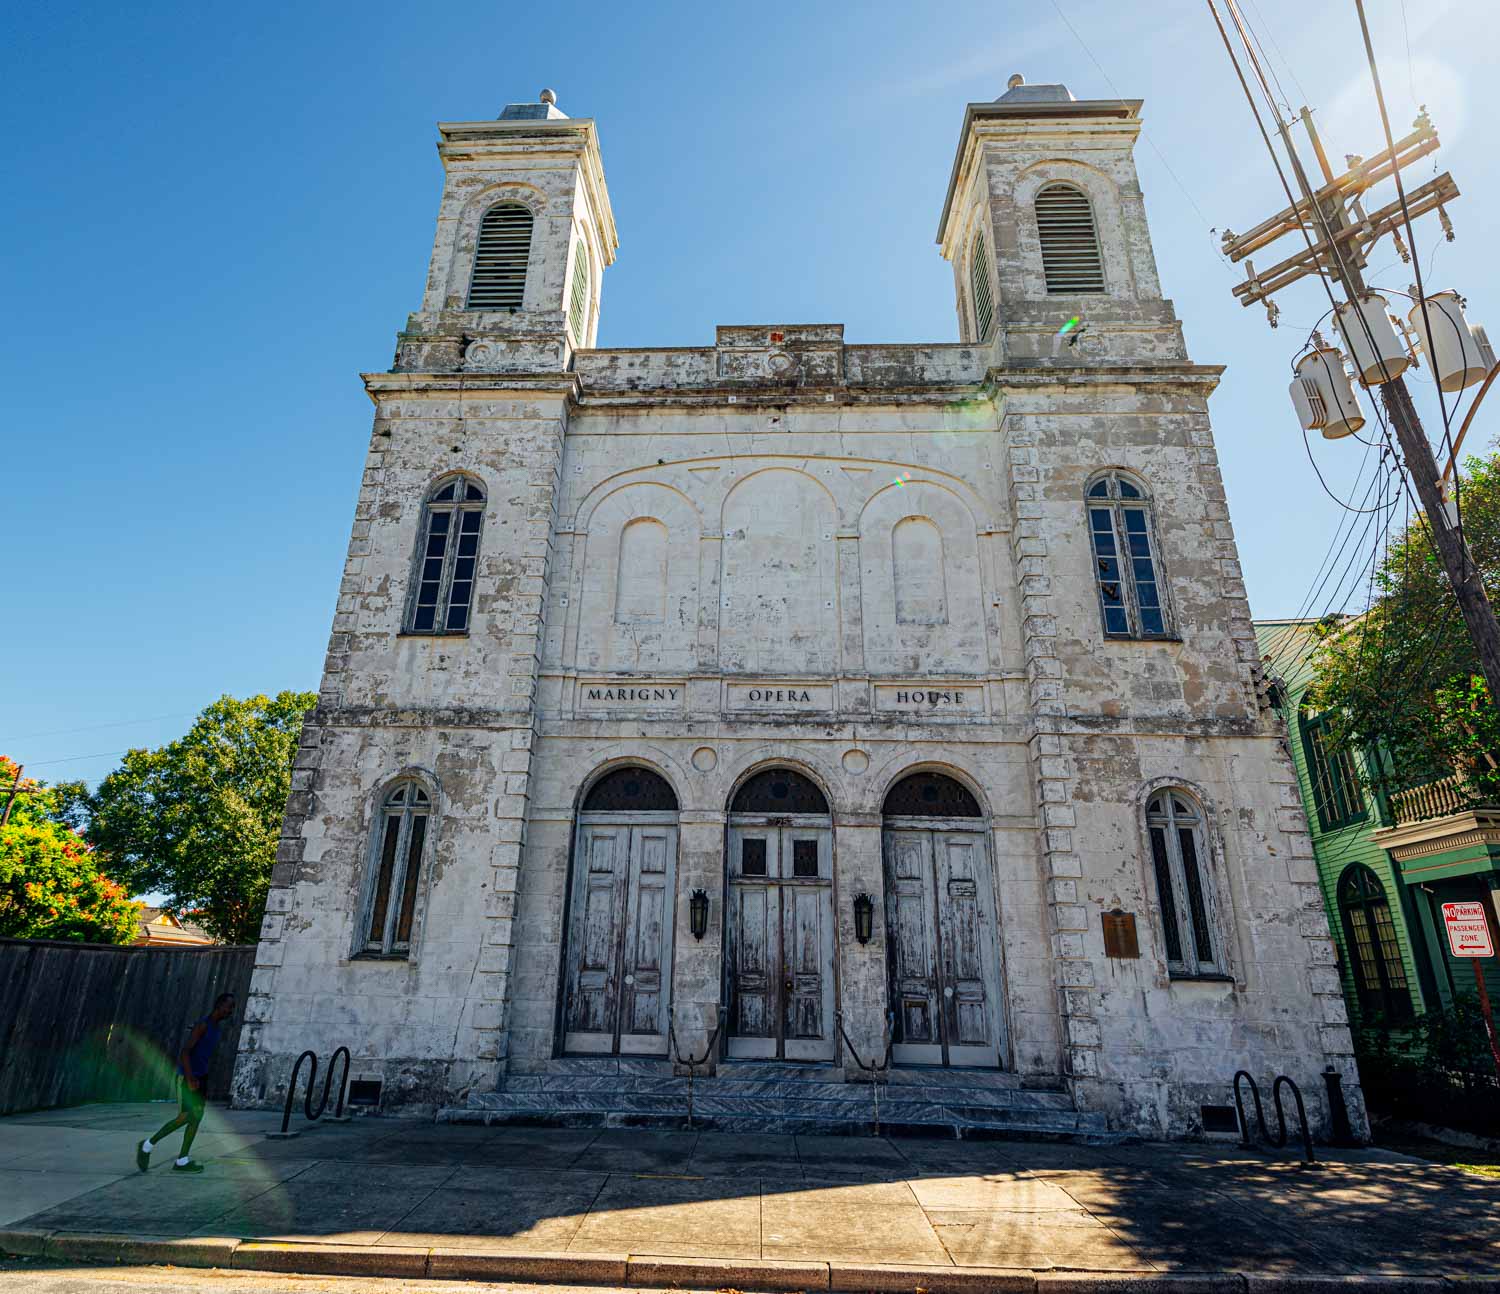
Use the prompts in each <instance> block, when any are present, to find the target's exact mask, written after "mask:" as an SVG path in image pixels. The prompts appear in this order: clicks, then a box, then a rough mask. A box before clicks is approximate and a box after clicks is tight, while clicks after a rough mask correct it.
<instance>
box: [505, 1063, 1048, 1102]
mask: <svg viewBox="0 0 1500 1294" xmlns="http://www.w3.org/2000/svg"><path fill="white" fill-rule="evenodd" d="M878 1086H879V1088H880V1093H881V1095H880V1099H881V1100H882V1101H886V1100H895V1099H901V1100H909V1101H948V1102H954V1101H959V1102H963V1103H964V1104H969V1105H1002V1106H1015V1107H1028V1108H1032V1109H1072V1101H1071V1100H1070V1099H1069V1097H1068V1095H1067V1093H1066V1092H1053V1091H1046V1090H1031V1089H1025V1088H1009V1087H968V1086H960V1085H958V1084H956V1083H949V1084H946V1085H932V1086H928V1085H921V1086H918V1085H917V1084H915V1083H889V1084H887V1083H881V1084H879V1085H878ZM500 1090H501V1091H504V1092H510V1093H523V1092H555V1093H562V1094H566V1093H582V1092H594V1093H606V1094H612V1095H618V1096H620V1097H622V1098H623V1097H625V1096H629V1097H631V1098H636V1097H640V1096H675V1097H677V1098H678V1099H681V1100H684V1101H685V1100H686V1099H687V1091H688V1080H687V1079H686V1078H668V1077H658V1078H641V1077H637V1076H631V1075H594V1074H578V1075H573V1074H511V1075H507V1076H506V1078H505V1079H504V1081H503V1083H502V1086H501V1089H500ZM694 1090H695V1091H696V1092H699V1093H702V1094H705V1095H707V1094H713V1095H716V1096H724V1097H729V1096H735V1097H745V1098H752V1099H771V1098H784V1099H788V1100H805V1101H851V1100H852V1101H863V1102H866V1103H868V1102H869V1100H870V1099H871V1098H870V1085H869V1084H867V1083H844V1082H795V1081H786V1080H784V1079H782V1078H774V1079H772V1078H765V1079H756V1078H740V1077H738V1076H733V1075H726V1074H725V1073H724V1072H723V1071H720V1073H719V1074H717V1075H715V1076H712V1077H707V1078H699V1079H696V1080H695V1081H694Z"/></svg>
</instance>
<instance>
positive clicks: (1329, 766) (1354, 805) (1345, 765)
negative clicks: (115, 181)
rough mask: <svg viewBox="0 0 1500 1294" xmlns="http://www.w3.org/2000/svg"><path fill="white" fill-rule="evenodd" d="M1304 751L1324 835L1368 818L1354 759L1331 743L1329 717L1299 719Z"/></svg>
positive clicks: (1304, 716)
mask: <svg viewBox="0 0 1500 1294" xmlns="http://www.w3.org/2000/svg"><path fill="white" fill-rule="evenodd" d="M1299 721H1300V723H1301V727H1302V751H1303V754H1305V755H1306V757H1307V778H1308V781H1309V782H1311V783H1312V792H1313V804H1314V805H1315V806H1316V807H1317V810H1318V821H1319V822H1320V823H1321V824H1322V827H1323V830H1324V831H1335V830H1337V829H1338V828H1340V827H1347V826H1348V825H1349V824H1350V823H1353V822H1363V821H1364V819H1365V817H1366V811H1365V797H1364V793H1363V792H1362V791H1361V790H1360V785H1359V773H1358V771H1357V770H1356V769H1355V767H1354V759H1353V757H1352V756H1351V755H1350V754H1349V752H1348V750H1346V749H1345V748H1344V747H1342V746H1337V745H1335V744H1334V743H1333V741H1332V740H1331V732H1330V727H1331V725H1330V724H1329V719H1328V716H1327V715H1318V716H1316V717H1309V716H1308V715H1307V714H1306V713H1303V714H1302V715H1301V716H1300V720H1299Z"/></svg>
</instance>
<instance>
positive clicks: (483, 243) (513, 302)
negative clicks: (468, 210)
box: [469, 202, 535, 310]
mask: <svg viewBox="0 0 1500 1294" xmlns="http://www.w3.org/2000/svg"><path fill="white" fill-rule="evenodd" d="M534 223H535V222H534V218H533V216H532V214H531V209H530V208H529V207H524V206H522V205H521V204H520V203H519V202H502V203H500V204H499V205H498V206H494V207H491V208H490V209H489V210H488V211H486V212H485V213H484V219H483V220H481V221H480V222H479V240H478V242H477V243H476V245H475V247H474V272H473V274H472V275H471V276H470V278H469V309H470V310H519V309H520V308H521V306H522V304H523V301H524V299H525V296H526V268H527V266H528V265H529V264H530V262H531V229H532V225H533V224H534Z"/></svg>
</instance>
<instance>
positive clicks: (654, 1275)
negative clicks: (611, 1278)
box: [625, 1254, 828, 1294]
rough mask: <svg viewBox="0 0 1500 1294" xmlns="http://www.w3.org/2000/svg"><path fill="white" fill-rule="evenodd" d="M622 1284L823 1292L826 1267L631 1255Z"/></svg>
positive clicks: (780, 1292)
mask: <svg viewBox="0 0 1500 1294" xmlns="http://www.w3.org/2000/svg"><path fill="white" fill-rule="evenodd" d="M625 1284H627V1285H634V1286H638V1287H647V1288H666V1289H712V1290H722V1289H741V1290H758V1291H764V1292H765V1294H797V1291H799V1290H826V1289H827V1288H828V1264H827V1263H818V1262H794V1261H791V1260H788V1261H786V1262H780V1261H778V1260H776V1259H774V1258H772V1259H765V1258H664V1257H652V1256H651V1255H647V1254H643V1255H640V1256H639V1257H637V1256H635V1255H632V1256H631V1258H630V1261H629V1263H628V1265H627V1267H626V1274H625Z"/></svg>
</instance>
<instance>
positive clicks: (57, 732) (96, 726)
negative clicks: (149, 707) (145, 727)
mask: <svg viewBox="0 0 1500 1294" xmlns="http://www.w3.org/2000/svg"><path fill="white" fill-rule="evenodd" d="M196 713H197V711H196V710H190V711H183V712H181V713H178V714H153V715H149V716H147V717H146V718H143V719H116V720H114V721H113V722H111V723H91V724H86V725H84V726H83V727H81V728H52V729H49V730H48V731H46V732H28V733H24V734H23V735H22V736H19V737H7V738H6V739H5V740H6V741H7V742H13V741H35V740H37V738H39V737H63V736H67V735H69V734H70V733H75V732H98V731H99V730H100V729H101V728H128V727H129V726H130V725H131V724H133V723H158V722H160V721H161V720H163V719H186V718H188V717H189V716H190V715H193V714H196Z"/></svg>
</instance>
